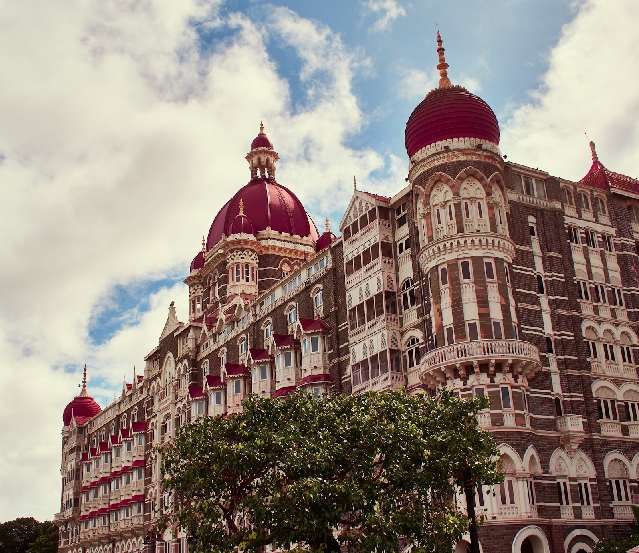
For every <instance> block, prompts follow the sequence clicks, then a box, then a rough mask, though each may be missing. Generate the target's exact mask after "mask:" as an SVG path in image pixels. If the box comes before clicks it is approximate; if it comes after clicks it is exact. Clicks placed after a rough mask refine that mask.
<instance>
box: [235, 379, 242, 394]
mask: <svg viewBox="0 0 639 553" xmlns="http://www.w3.org/2000/svg"><path fill="white" fill-rule="evenodd" d="M233 393H234V394H235V395H236V396H237V395H240V394H241V393H242V381H241V380H240V379H239V378H237V379H235V380H234V381H233Z"/></svg>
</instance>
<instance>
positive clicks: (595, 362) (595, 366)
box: [590, 359, 637, 379]
mask: <svg viewBox="0 0 639 553" xmlns="http://www.w3.org/2000/svg"><path fill="white" fill-rule="evenodd" d="M590 366H591V367H592V372H593V373H596V374H602V375H605V376H613V377H618V378H633V379H634V378H637V369H636V368H635V366H634V365H632V364H630V363H623V364H622V363H617V362H616V361H600V360H599V359H591V360H590Z"/></svg>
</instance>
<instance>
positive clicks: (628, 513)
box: [612, 505, 635, 520]
mask: <svg viewBox="0 0 639 553" xmlns="http://www.w3.org/2000/svg"><path fill="white" fill-rule="evenodd" d="M612 512H613V515H614V517H615V518H616V519H618V520H634V518H635V516H634V513H633V511H632V505H613V506H612Z"/></svg>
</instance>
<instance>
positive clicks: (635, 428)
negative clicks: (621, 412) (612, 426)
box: [624, 421, 639, 438]
mask: <svg viewBox="0 0 639 553" xmlns="http://www.w3.org/2000/svg"><path fill="white" fill-rule="evenodd" d="M624 426H625V427H626V428H627V429H628V436H630V437H631V438H637V437H639V422H637V421H632V422H625V423H624Z"/></svg>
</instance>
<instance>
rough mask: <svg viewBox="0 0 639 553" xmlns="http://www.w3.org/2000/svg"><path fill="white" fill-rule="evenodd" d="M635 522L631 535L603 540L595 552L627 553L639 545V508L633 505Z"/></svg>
mask: <svg viewBox="0 0 639 553" xmlns="http://www.w3.org/2000/svg"><path fill="white" fill-rule="evenodd" d="M632 510H633V511H634V514H635V524H634V526H633V528H632V531H631V533H630V535H629V536H628V537H626V538H620V539H608V540H601V541H599V542H598V543H597V545H596V547H595V553H626V551H628V550H629V549H631V548H633V547H636V546H638V545H639V508H638V507H633V508H632Z"/></svg>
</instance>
